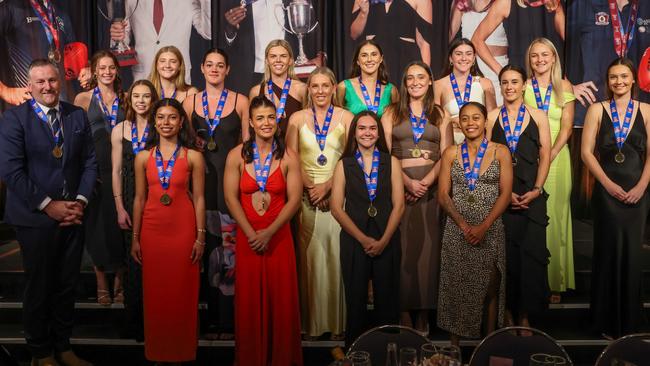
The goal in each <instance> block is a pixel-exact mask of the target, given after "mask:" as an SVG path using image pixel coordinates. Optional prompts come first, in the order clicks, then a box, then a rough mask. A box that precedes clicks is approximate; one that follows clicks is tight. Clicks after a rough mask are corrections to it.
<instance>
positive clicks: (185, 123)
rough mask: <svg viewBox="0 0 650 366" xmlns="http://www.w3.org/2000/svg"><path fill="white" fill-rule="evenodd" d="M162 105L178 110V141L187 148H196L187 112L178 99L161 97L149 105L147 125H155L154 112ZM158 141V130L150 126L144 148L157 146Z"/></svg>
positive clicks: (194, 136)
mask: <svg viewBox="0 0 650 366" xmlns="http://www.w3.org/2000/svg"><path fill="white" fill-rule="evenodd" d="M162 107H172V108H174V109H175V110H176V112H178V115H179V116H180V118H181V130H180V132H179V133H178V143H179V144H180V145H181V146H182V147H185V148H188V149H196V148H197V146H196V135H195V133H194V130H193V129H192V126H190V120H189V119H188V118H187V114H186V113H185V110H184V109H183V106H182V105H181V103H180V102H179V101H177V100H176V99H172V98H165V99H161V100H159V101H157V102H156V104H154V105H153V107H151V112H150V114H149V125H150V126H154V127H155V126H156V114H158V110H159V109H160V108H162ZM159 143H160V135H159V134H158V130H156V129H155V128H152V129H150V130H149V138H148V139H147V145H146V147H145V148H146V149H147V150H149V149H151V148H153V147H154V146H158V144H159Z"/></svg>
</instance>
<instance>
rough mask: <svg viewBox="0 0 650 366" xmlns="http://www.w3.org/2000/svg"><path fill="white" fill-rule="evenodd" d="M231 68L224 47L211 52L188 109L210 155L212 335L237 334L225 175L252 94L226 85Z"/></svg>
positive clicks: (207, 283) (244, 130)
mask: <svg viewBox="0 0 650 366" xmlns="http://www.w3.org/2000/svg"><path fill="white" fill-rule="evenodd" d="M229 71H230V66H229V64H228V55H227V54H226V53H225V52H224V51H223V50H221V49H216V48H215V49H211V50H208V51H207V52H206V53H205V55H204V56H203V62H202V63H201V72H203V76H204V77H205V88H204V89H203V90H202V91H200V92H198V93H197V94H194V95H191V96H189V97H188V98H187V99H185V101H184V102H183V108H184V109H185V112H186V113H187V115H188V116H191V117H190V119H191V121H192V127H193V128H194V130H195V131H196V134H197V137H198V141H199V145H200V147H201V148H202V150H203V157H204V158H205V187H206V190H205V210H206V216H207V220H206V223H207V226H206V230H207V233H206V245H207V247H206V255H205V256H204V265H205V270H204V271H203V276H204V282H203V287H204V288H207V289H208V290H207V294H208V304H209V305H208V317H207V318H206V321H207V324H206V327H207V329H206V330H207V332H208V333H210V334H209V336H210V337H214V333H215V332H218V331H223V332H224V334H223V337H225V338H228V339H230V338H232V337H233V336H232V328H233V324H232V319H233V318H234V315H233V305H232V304H233V302H232V295H233V294H234V291H235V288H234V286H235V278H234V276H235V262H234V256H235V249H234V245H235V229H236V223H235V221H234V220H233V219H232V218H231V217H230V213H229V211H228V207H227V206H226V201H225V198H224V195H223V174H224V171H225V167H226V158H227V156H228V153H229V152H230V150H232V149H233V148H234V147H235V146H237V144H239V143H240V142H241V141H242V137H243V140H246V139H248V98H247V97H246V96H244V95H242V94H239V93H237V92H234V91H232V90H228V89H226V87H225V85H224V81H225V79H226V76H227V75H228V72H229Z"/></svg>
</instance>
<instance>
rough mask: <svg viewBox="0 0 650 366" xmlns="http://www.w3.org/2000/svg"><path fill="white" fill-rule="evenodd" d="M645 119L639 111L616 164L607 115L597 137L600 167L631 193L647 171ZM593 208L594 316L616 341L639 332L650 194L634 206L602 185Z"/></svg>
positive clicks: (597, 325)
mask: <svg viewBox="0 0 650 366" xmlns="http://www.w3.org/2000/svg"><path fill="white" fill-rule="evenodd" d="M646 136H647V131H646V129H645V125H644V121H643V116H642V115H641V112H640V111H639V112H637V115H636V118H635V120H634V124H633V126H632V128H631V129H630V132H629V134H628V136H627V139H626V140H625V144H624V145H623V149H622V150H621V151H622V152H623V154H625V161H624V162H623V163H620V164H619V163H616V162H615V161H614V155H616V153H617V152H618V148H617V146H616V140H615V137H614V127H613V124H612V120H611V119H610V118H609V115H608V114H607V111H606V110H605V109H604V108H603V117H602V120H601V123H600V129H599V130H598V136H597V137H596V149H597V156H598V161H599V162H600V166H601V167H602V168H603V170H604V171H605V174H607V177H609V178H610V179H611V180H613V181H614V183H616V184H618V185H620V186H621V187H622V188H623V189H624V190H625V191H629V190H630V189H632V188H633V187H634V186H635V185H636V184H637V182H638V181H639V179H640V178H641V173H642V172H643V165H644V163H645V154H646V149H647V146H646ZM591 202H592V204H593V207H594V210H593V213H594V217H593V219H594V223H593V228H594V253H593V258H592V270H591V271H592V272H591V273H592V277H591V307H590V308H591V316H592V324H593V325H594V327H595V330H597V331H599V332H604V333H606V334H608V335H610V336H613V337H619V336H622V335H625V334H630V333H634V332H636V331H637V330H638V326H639V322H640V320H641V311H642V303H641V288H642V285H641V278H642V277H641V270H642V262H641V260H642V258H643V257H642V247H643V237H644V229H645V225H646V217H647V214H648V208H649V207H648V194H647V193H646V194H645V195H644V196H643V197H642V198H641V199H640V200H639V202H637V203H636V204H634V205H628V204H625V203H623V202H620V201H619V200H617V199H616V198H614V197H612V196H610V195H609V193H607V190H605V188H604V187H603V186H602V185H601V184H600V183H598V182H596V184H595V186H594V193H593V196H592V198H591Z"/></svg>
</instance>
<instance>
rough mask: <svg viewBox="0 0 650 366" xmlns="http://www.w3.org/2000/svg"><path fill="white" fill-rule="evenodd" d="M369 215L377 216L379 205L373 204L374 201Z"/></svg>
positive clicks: (369, 209)
mask: <svg viewBox="0 0 650 366" xmlns="http://www.w3.org/2000/svg"><path fill="white" fill-rule="evenodd" d="M368 216H370V217H375V216H377V207H375V206H373V205H372V203H371V204H370V206H369V207H368Z"/></svg>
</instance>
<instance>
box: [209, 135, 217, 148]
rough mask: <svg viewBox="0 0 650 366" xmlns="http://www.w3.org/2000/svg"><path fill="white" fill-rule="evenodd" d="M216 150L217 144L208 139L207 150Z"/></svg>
mask: <svg viewBox="0 0 650 366" xmlns="http://www.w3.org/2000/svg"><path fill="white" fill-rule="evenodd" d="M216 148H217V143H216V142H214V139H213V138H210V141H208V150H210V151H214V150H215V149H216Z"/></svg>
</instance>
